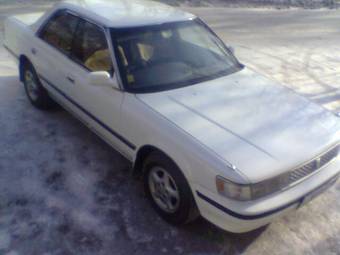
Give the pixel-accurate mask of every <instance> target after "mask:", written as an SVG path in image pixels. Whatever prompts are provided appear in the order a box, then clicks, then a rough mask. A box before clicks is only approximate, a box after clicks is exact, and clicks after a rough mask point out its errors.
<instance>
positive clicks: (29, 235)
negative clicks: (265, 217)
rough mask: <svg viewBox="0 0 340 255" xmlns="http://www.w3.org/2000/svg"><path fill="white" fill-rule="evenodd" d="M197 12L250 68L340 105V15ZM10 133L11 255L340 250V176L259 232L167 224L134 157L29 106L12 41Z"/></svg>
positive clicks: (6, 92) (0, 189) (4, 189)
mask: <svg viewBox="0 0 340 255" xmlns="http://www.w3.org/2000/svg"><path fill="white" fill-rule="evenodd" d="M7 2H9V1H7ZM21 2H23V3H22V4H21V5H14V4H13V2H11V3H12V4H11V5H0V30H1V29H2V23H3V20H4V18H5V17H6V16H8V15H11V14H14V13H23V12H33V11H35V10H42V9H44V8H46V5H38V4H35V5H32V4H28V2H26V1H21ZM0 3H1V0H0ZM190 10H191V11H193V12H195V13H197V14H199V15H201V16H202V17H203V18H204V20H206V21H207V22H208V23H209V24H211V25H212V26H213V27H214V29H215V30H216V31H217V32H218V33H219V34H220V35H221V37H222V38H223V39H224V40H225V41H226V42H227V43H228V44H231V45H233V46H235V48H236V52H237V55H238V56H239V58H240V59H241V61H242V62H243V63H244V64H246V65H248V66H250V67H251V68H253V69H255V70H257V71H258V72H261V73H263V74H265V75H267V76H269V77H271V78H273V79H276V80H278V81H280V82H283V83H285V84H286V85H287V86H289V87H291V88H293V89H294V90H296V91H297V92H298V93H302V94H304V95H306V96H308V97H310V98H311V99H312V100H315V102H316V103H319V104H322V105H324V106H325V107H327V108H329V109H330V110H333V111H337V110H340V93H339V88H340V84H339V80H340V79H339V78H340V76H339V74H340V59H339V54H337V53H338V52H339V50H340V49H339V47H340V46H339V43H338V42H339V40H340V35H339V34H340V33H339V25H338V24H339V21H340V12H339V11H329V10H320V11H313V12H311V11H304V10H292V11H288V10H287V11H274V10H263V9H257V10H252V9H227V8H226V9H222V8H219V9H214V8H192V9H190ZM0 42H1V36H0ZM0 130H1V136H0V255H68V254H70V255H71V254H82V255H83V254H84V255H87V254H99V255H109V254H115V255H116V254H117V255H118V254H122V255H126V254H193V255H194V254H197V255H200V254H209V255H212V254H214V255H215V254H216V255H217V254H228V255H229V254H231V255H234V254H235V255H236V254H263V255H271V254H282V255H283V254H314V255H316V254H329V255H337V254H340V242H339V240H340V200H339V196H340V184H339V183H338V184H336V185H335V186H334V187H332V188H331V189H330V190H329V191H328V192H326V193H325V194H324V195H322V196H321V197H319V198H317V199H316V200H315V201H313V202H312V203H311V204H309V205H307V206H306V207H304V208H302V209H301V210H299V211H297V212H294V213H292V214H291V215H289V216H287V217H284V218H283V219H280V220H278V221H276V222H275V223H273V224H272V225H271V226H269V227H268V228H267V229H262V230H258V231H255V232H252V233H248V234H242V235H234V234H229V233H226V232H224V231H222V230H219V229H218V228H216V227H214V226H212V225H211V224H209V223H207V222H205V221H204V220H202V219H201V220H199V221H198V222H195V223H194V224H191V225H188V226H185V227H183V228H174V227H172V226H169V225H168V224H166V223H164V222H163V221H162V220H161V219H159V218H158V217H157V215H156V214H155V213H154V212H153V210H152V209H151V207H150V206H149V204H148V203H147V201H146V199H145V198H144V196H143V192H142V187H141V183H140V182H139V181H138V180H135V179H133V178H131V176H130V166H129V163H128V162H127V161H126V160H125V159H124V158H123V157H122V156H120V155H119V154H118V153H117V152H115V151H114V150H113V149H111V148H109V147H108V146H107V145H106V144H105V143H104V142H102V141H101V140H100V139H99V138H97V137H96V136H95V135H94V134H92V133H91V132H90V131H89V130H87V129H86V128H85V127H84V126H83V125H82V124H81V123H80V122H78V121H77V120H75V119H74V118H73V117H72V116H71V115H69V114H68V113H67V112H65V111H63V110H61V109H59V110H56V111H53V112H41V111H38V110H36V109H34V108H33V107H32V106H31V105H30V104H29V103H28V100H27V99H26V97H25V94H24V91H23V88H22V85H21V84H20V83H19V81H18V77H17V70H16V66H15V64H14V62H13V61H11V60H10V57H9V55H8V54H7V53H6V52H5V50H4V49H3V48H2V47H1V48H0Z"/></svg>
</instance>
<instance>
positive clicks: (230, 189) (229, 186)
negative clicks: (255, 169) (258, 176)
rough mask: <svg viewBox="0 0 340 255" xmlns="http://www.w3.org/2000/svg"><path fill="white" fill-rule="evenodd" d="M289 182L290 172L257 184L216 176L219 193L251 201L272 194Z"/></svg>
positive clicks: (235, 198)
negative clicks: (238, 182) (241, 182)
mask: <svg viewBox="0 0 340 255" xmlns="http://www.w3.org/2000/svg"><path fill="white" fill-rule="evenodd" d="M288 184H289V173H288V174H287V173H286V174H283V175H280V176H278V177H275V178H272V179H270V180H266V181H263V182H260V183H256V184H237V183H233V182H231V181H229V180H227V179H225V178H223V177H221V176H217V177H216V188H217V191H218V193H219V194H221V195H222V196H225V197H228V198H230V199H233V200H239V201H249V200H255V199H258V198H261V197H264V196H266V195H270V194H272V193H275V192H276V191H279V190H281V189H283V188H284V187H286V186H288Z"/></svg>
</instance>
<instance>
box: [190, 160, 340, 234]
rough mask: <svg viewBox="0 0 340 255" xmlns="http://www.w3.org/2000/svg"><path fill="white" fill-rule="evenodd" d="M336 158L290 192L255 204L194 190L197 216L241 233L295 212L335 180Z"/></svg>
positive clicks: (339, 162)
mask: <svg viewBox="0 0 340 255" xmlns="http://www.w3.org/2000/svg"><path fill="white" fill-rule="evenodd" d="M339 171H340V160H339V158H338V159H336V160H335V161H333V162H332V163H331V164H329V165H327V166H326V167H324V168H323V169H320V171H318V172H317V173H315V174H313V175H312V176H309V177H308V178H306V179H305V180H303V181H302V182H301V183H299V184H297V185H295V186H294V187H291V188H290V189H287V190H284V191H281V192H278V193H275V194H273V195H271V196H268V197H266V198H263V199H259V200H256V201H248V202H240V201H233V200H229V199H226V198H224V197H221V196H220V195H218V194H215V193H212V192H210V191H208V190H206V189H204V188H202V187H201V186H199V187H196V188H197V189H196V193H195V198H196V201H197V205H198V208H199V210H200V212H201V215H202V216H203V217H204V218H206V219H207V220H208V221H210V222H212V223H213V224H215V225H217V226H219V227H221V228H222V229H224V230H227V231H230V232H234V233H242V232H248V231H251V230H253V229H256V228H259V227H261V226H264V225H266V224H268V223H270V222H271V221H273V220H274V219H275V218H277V217H280V216H282V215H284V214H286V213H288V212H290V211H293V210H296V209H298V208H300V207H301V206H303V205H304V204H306V203H308V202H309V201H311V200H312V199H313V198H315V197H316V196H318V195H319V194H321V193H323V191H325V190H326V189H328V188H329V187H330V186H332V185H333V184H334V183H336V181H337V180H338V177H339Z"/></svg>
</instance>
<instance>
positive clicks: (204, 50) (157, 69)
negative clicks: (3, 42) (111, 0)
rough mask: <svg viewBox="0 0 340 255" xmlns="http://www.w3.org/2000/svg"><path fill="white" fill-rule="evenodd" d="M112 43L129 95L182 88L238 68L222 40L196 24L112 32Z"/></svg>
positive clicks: (155, 26) (193, 22)
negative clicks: (131, 93)
mask: <svg viewBox="0 0 340 255" xmlns="http://www.w3.org/2000/svg"><path fill="white" fill-rule="evenodd" d="M112 39H113V42H114V48H115V53H116V57H117V62H118V65H119V69H120V73H121V76H122V80H123V83H124V85H125V88H126V90H127V91H130V92H136V93H138V92H155V91H163V90H168V89H172V88H178V87H184V86H188V85H193V84H195V83H198V82H202V81H207V80H211V79H215V78H217V77H220V76H225V75H228V74H231V73H234V72H236V71H238V70H240V68H241V65H240V64H239V63H238V61H237V60H236V58H235V57H234V56H233V55H232V54H231V53H230V51H229V50H228V49H227V48H226V47H225V45H224V44H223V43H222V42H221V40H219V39H218V38H217V37H216V36H215V35H214V34H213V33H212V32H211V31H210V30H209V29H208V28H207V27H206V26H205V25H204V24H202V23H201V22H200V21H197V20H194V21H185V22H176V23H169V24H162V25H154V26H146V27H137V28H124V29H112Z"/></svg>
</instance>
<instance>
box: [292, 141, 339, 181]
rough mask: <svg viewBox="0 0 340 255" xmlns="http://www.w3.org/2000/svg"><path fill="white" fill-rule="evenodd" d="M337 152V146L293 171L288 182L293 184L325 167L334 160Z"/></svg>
mask: <svg viewBox="0 0 340 255" xmlns="http://www.w3.org/2000/svg"><path fill="white" fill-rule="evenodd" d="M338 152H339V146H336V147H335V148H333V149H331V150H329V151H328V152H326V153H324V154H322V155H321V156H319V157H317V158H316V159H314V160H312V161H310V162H309V163H307V164H305V165H303V166H301V167H299V168H297V169H295V170H294V171H292V172H291V173H290V174H289V182H290V184H291V183H294V182H296V181H298V180H300V179H302V178H304V177H306V176H308V175H310V174H312V173H314V172H315V171H317V170H318V169H320V168H321V167H323V166H325V165H327V164H328V163H329V162H330V161H332V160H333V159H335V158H336V157H337V155H338Z"/></svg>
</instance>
